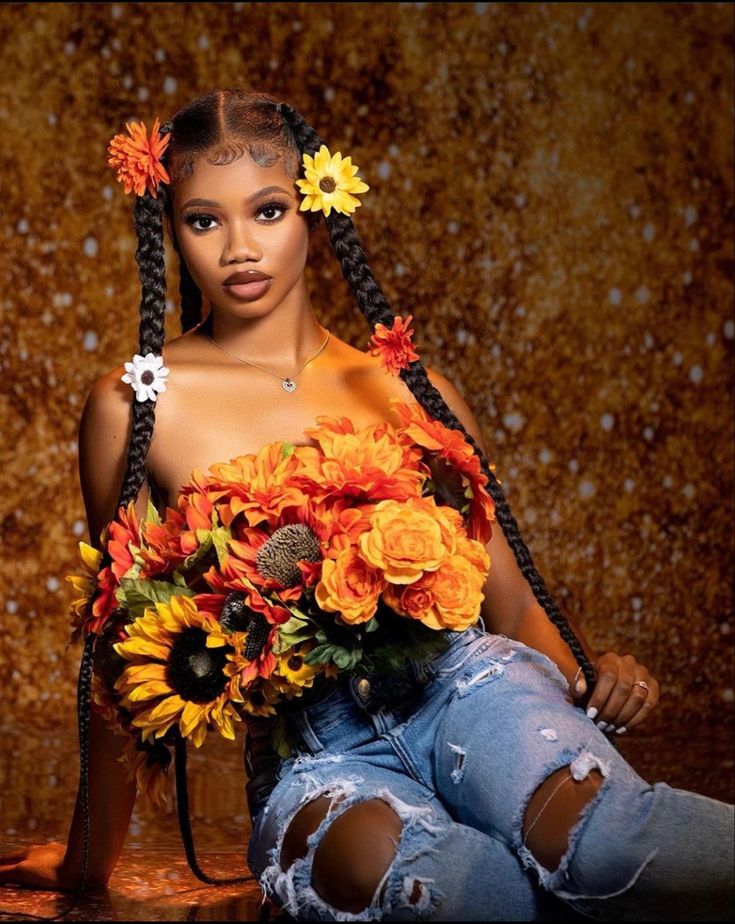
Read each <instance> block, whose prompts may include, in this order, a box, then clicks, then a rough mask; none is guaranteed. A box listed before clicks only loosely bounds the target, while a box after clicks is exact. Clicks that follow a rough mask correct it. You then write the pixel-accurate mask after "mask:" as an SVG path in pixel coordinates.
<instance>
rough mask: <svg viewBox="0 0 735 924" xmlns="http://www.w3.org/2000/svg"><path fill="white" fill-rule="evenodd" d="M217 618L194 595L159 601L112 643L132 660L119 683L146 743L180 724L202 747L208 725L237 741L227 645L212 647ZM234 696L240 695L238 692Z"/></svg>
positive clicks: (117, 684) (118, 687)
mask: <svg viewBox="0 0 735 924" xmlns="http://www.w3.org/2000/svg"><path fill="white" fill-rule="evenodd" d="M216 628H217V624H216V621H215V620H213V619H212V617H211V616H209V615H208V614H207V613H202V612H200V611H199V610H198V609H197V605H196V603H195V602H194V600H193V599H192V598H191V597H184V596H173V597H171V599H170V600H169V601H168V603H161V602H157V603H156V605H155V609H154V608H153V607H148V608H147V609H146V611H145V613H144V614H143V615H142V616H139V617H138V618H137V619H135V620H134V621H133V622H132V623H130V624H129V625H127V626H126V627H125V631H126V632H127V634H128V636H129V638H127V639H125V640H123V641H122V642H117V643H116V644H115V645H113V648H114V649H115V651H116V652H117V653H118V654H119V655H120V656H121V657H123V658H125V659H126V660H127V661H130V664H128V665H127V666H126V667H125V668H124V669H123V671H122V673H121V675H120V677H118V679H117V681H116V682H115V688H116V690H117V691H118V692H119V693H120V695H121V697H122V700H121V704H122V705H123V706H124V707H125V708H126V709H129V710H130V711H131V712H132V713H133V714H134V718H133V719H132V724H133V725H134V726H135V727H136V728H140V729H141V730H142V738H143V741H147V740H149V739H151V738H152V739H156V738H161V737H163V736H164V735H165V734H166V732H167V731H168V730H169V728H171V726H172V725H174V724H175V723H176V722H178V724H179V731H180V732H181V735H182V736H183V737H185V738H189V739H190V740H191V741H192V743H193V744H194V746H195V747H200V746H201V745H202V744H203V742H204V738H205V736H206V734H207V726H208V724H210V723H211V724H212V725H213V726H214V727H215V728H216V729H217V731H219V733H220V734H221V735H222V736H223V737H225V738H229V739H230V740H233V741H234V739H235V730H234V727H233V719H234V720H236V721H238V722H239V721H241V719H240V716H239V715H238V713H237V711H236V709H235V707H234V705H233V703H232V699H233V696H232V689H231V680H230V678H229V677H228V676H227V675H226V674H225V672H224V670H223V668H224V667H225V665H226V664H227V651H228V648H227V646H220V647H217V648H210V647H207V638H208V637H209V635H210V634H211V633H213V632H215V631H216ZM234 698H237V696H235V697H234Z"/></svg>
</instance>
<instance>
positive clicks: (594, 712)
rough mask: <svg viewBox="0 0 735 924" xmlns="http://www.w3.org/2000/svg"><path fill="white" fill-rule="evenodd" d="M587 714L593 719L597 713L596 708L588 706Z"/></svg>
mask: <svg viewBox="0 0 735 924" xmlns="http://www.w3.org/2000/svg"><path fill="white" fill-rule="evenodd" d="M587 715H588V717H589V718H590V719H594V717H595V716H596V715H597V709H595V707H594V706H590V708H589V709H588V710H587Z"/></svg>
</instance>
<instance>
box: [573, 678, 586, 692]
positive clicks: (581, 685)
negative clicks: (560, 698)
mask: <svg viewBox="0 0 735 924" xmlns="http://www.w3.org/2000/svg"><path fill="white" fill-rule="evenodd" d="M584 688H585V681H584V680H578V681H577V682H576V684H575V685H574V692H575V693H581V692H582V691H583V690H584Z"/></svg>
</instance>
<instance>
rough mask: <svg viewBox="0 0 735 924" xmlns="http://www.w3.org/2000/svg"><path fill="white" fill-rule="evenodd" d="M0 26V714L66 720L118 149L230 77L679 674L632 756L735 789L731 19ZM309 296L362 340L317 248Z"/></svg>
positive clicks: (68, 6) (150, 13)
mask: <svg viewBox="0 0 735 924" xmlns="http://www.w3.org/2000/svg"><path fill="white" fill-rule="evenodd" d="M0 34H1V36H2V41H1V42H0V45H1V46H2V49H3V52H2V55H0V75H1V79H0V139H1V142H0V143H1V145H2V147H1V153H0V157H2V162H1V164H0V183H1V184H2V211H3V218H2V224H1V225H0V239H1V240H2V247H1V248H0V266H1V273H2V276H1V278H2V301H1V302H0V305H1V309H2V330H1V332H0V361H1V363H2V373H3V387H2V390H1V391H0V413H1V414H2V432H3V439H2V447H1V449H0V451H1V452H2V455H1V456H0V460H1V462H2V467H1V469H0V471H1V475H0V477H1V478H2V487H1V491H0V498H1V501H0V527H1V529H2V548H3V555H2V560H1V561H0V581H1V582H2V587H1V588H0V613H2V633H1V634H0V658H1V659H2V688H1V692H0V695H1V696H2V700H3V704H4V712H3V723H4V724H5V726H8V725H12V724H13V723H15V724H16V725H17V724H18V723H24V722H27V723H31V724H36V723H37V724H38V725H39V727H41V728H43V727H50V726H51V725H52V724H57V723H59V724H60V725H61V726H69V725H71V726H73V723H74V722H75V709H74V703H75V697H76V677H77V670H78V662H79V651H80V649H79V648H76V649H73V650H72V651H71V652H69V653H68V654H67V655H64V654H63V648H64V643H65V641H66V638H67V632H68V626H67V616H66V606H67V602H68V596H69V589H68V587H67V585H66V584H65V583H64V581H63V576H64V575H65V574H67V573H68V572H69V571H70V570H73V569H75V568H76V567H77V543H78V541H79V539H80V538H83V539H87V538H88V537H87V532H86V522H85V519H84V509H83V504H82V499H81V494H80V489H79V482H78V476H77V457H76V434H77V426H78V421H79V415H80V412H81V409H82V405H83V402H84V398H85V396H86V394H87V391H88V389H89V387H90V385H91V384H92V382H93V381H94V380H95V379H96V378H97V377H98V376H100V375H101V374H103V373H105V372H106V371H108V370H109V369H111V368H113V367H115V366H117V365H118V364H120V363H121V362H123V361H124V360H126V359H129V358H130V357H131V355H132V353H133V352H134V351H135V349H136V345H137V323H138V321H137V310H138V281H137V271H136V267H135V263H134V258H133V252H134V247H135V241H134V237H133V234H132V230H131V211H130V209H131V197H127V198H126V197H125V196H124V194H123V192H122V188H121V187H119V186H118V184H117V183H116V182H115V180H114V175H113V172H112V170H111V169H110V168H109V167H108V166H107V164H106V157H107V154H106V145H107V143H108V141H109V139H110V138H111V137H112V135H113V134H115V133H116V132H119V131H121V130H123V127H124V122H125V121H126V120H131V119H143V120H145V121H146V122H147V123H149V124H150V122H151V121H152V119H153V118H154V117H155V116H156V115H159V116H160V117H161V119H162V120H164V119H165V118H167V117H168V116H170V115H171V114H172V113H173V111H174V110H175V109H176V108H178V106H180V105H181V104H182V103H183V102H184V101H185V100H187V99H189V98H190V97H192V96H194V95H197V94H198V93H200V92H204V91H205V90H208V89H211V88H213V87H218V86H229V85H241V86H244V87H248V88H260V89H264V90H267V91H270V92H274V93H276V94H279V95H281V96H282V97H284V98H285V99H287V100H288V101H290V102H292V103H293V104H294V105H296V106H297V107H299V108H300V109H301V110H302V111H303V113H304V114H305V115H306V117H307V118H308V119H309V120H310V121H312V122H313V124H315V126H316V127H317V129H318V130H319V132H320V133H321V134H322V135H323V136H324V137H325V139H327V141H328V142H329V143H330V145H331V146H332V147H333V149H334V148H338V149H341V150H342V151H343V152H344V153H349V154H351V155H352V156H353V159H354V161H355V163H357V164H358V165H359V166H360V168H361V176H363V177H364V178H365V180H366V181H367V182H368V183H369V184H370V186H371V190H370V193H369V194H368V195H367V196H365V197H363V206H362V207H361V208H360V209H359V211H358V213H357V215H356V223H357V226H358V230H359V232H360V234H361V236H362V238H363V240H364V242H365V245H366V247H367V250H368V252H369V255H370V258H371V262H372V265H373V267H374V268H375V271H376V274H377V275H378V277H379V279H380V280H381V283H382V285H383V286H384V288H385V290H386V293H387V295H388V297H389V299H390V300H391V302H392V304H393V306H394V308H395V309H396V310H397V311H398V312H400V313H401V314H403V315H404V316H405V315H407V314H409V313H411V314H413V315H414V318H415V330H416V337H415V339H416V343H417V346H418V348H419V350H420V351H421V354H422V356H423V359H424V361H425V362H426V364H427V365H429V366H432V367H434V368H436V369H438V370H440V371H442V372H443V373H444V374H445V375H447V376H448V377H449V378H451V379H452V380H453V381H454V382H455V383H456V384H457V386H458V387H459V388H460V390H461V391H462V392H463V393H464V395H465V396H466V398H467V401H468V402H469V404H470V406H471V407H472V408H473V410H474V412H475V413H476V415H477V418H478V420H479V421H480V424H481V425H482V428H483V431H484V433H485V436H486V438H487V442H488V445H489V447H490V450H491V461H493V462H494V463H495V464H496V466H497V468H496V472H497V474H498V476H499V477H500V479H501V481H502V482H503V486H504V488H505V490H506V492H507V496H508V498H509V501H510V504H511V509H512V510H513V512H514V514H515V516H516V518H517V519H518V522H519V525H520V527H521V531H522V534H523V535H524V537H525V539H526V541H527V542H528V544H529V546H530V548H531V551H532V553H533V555H534V559H535V561H536V564H537V565H538V567H539V570H540V571H541V574H542V575H543V576H544V578H545V580H546V583H547V585H548V586H549V588H550V590H551V592H552V594H553V595H554V597H555V598H556V599H557V601H558V603H559V605H560V607H561V608H562V610H563V611H564V612H566V613H567V614H569V615H570V616H571V617H572V618H574V619H578V620H579V621H580V622H581V623H582V625H583V627H584V631H585V632H586V635H587V637H588V638H589V640H590V642H591V643H592V645H593V647H594V648H595V649H596V650H598V651H604V650H606V649H608V648H613V649H616V650H619V651H630V652H632V653H634V654H635V655H636V657H638V659H639V660H641V661H642V662H643V663H645V664H646V665H647V666H648V667H649V668H650V669H651V671H652V672H653V673H654V674H655V675H656V676H657V677H658V678H659V679H660V681H661V683H662V687H663V695H662V701H661V706H660V708H659V710H658V711H657V712H656V713H655V715H654V716H653V717H652V718H651V719H650V720H649V722H648V723H647V724H646V725H645V726H644V727H643V728H641V729H640V730H638V731H636V732H635V733H633V734H632V735H631V736H630V738H629V739H628V740H621V741H620V746H621V749H622V750H623V752H624V753H625V754H626V755H628V756H629V757H630V759H631V760H632V761H633V763H634V765H635V766H636V767H637V768H638V769H639V770H640V771H641V772H642V773H643V774H644V775H647V776H648V777H649V778H662V777H663V778H665V779H667V780H668V781H670V782H672V783H673V784H675V785H683V786H686V787H691V788H694V789H696V790H698V791H700V792H704V793H707V794H711V795H715V796H719V797H723V798H727V799H732V795H733V794H732V752H731V745H732V718H733V676H732V637H733V631H732V629H733V622H732V616H733V606H732V603H733V584H732V576H731V568H732V563H733V449H732V446H733V275H732V273H733V238H732V233H733V225H732V220H733V150H732V131H733V110H732V107H733V97H732V90H733V59H732V37H733V5H732V4H725V3H713V4H712V3H701V4H700V3H691V4H687V3H642V4H633V3H612V4H604V3H601V4H577V3H563V4H554V3H543V4H540V3H539V4H537V3H530V4H520V5H519V4H490V3H389V4H363V3H353V4H349V3H344V4H332V3H319V4H316V3H313V4H309V3H256V4H251V3H208V4H198V3H178V4H163V3H127V4H107V3H99V4H94V3H92V4H76V3H61V4H50V3H49V4H44V3H40V4H5V5H3V6H2V8H0ZM319 235H323V229H322V230H321V231H320V232H319ZM315 244H317V242H316V241H315ZM310 279H311V282H312V286H313V294H314V304H315V306H317V307H318V313H319V318H320V320H321V322H322V323H323V324H325V325H326V326H327V327H329V328H330V329H332V330H333V331H334V332H335V333H336V334H337V335H338V336H340V337H342V338H344V339H347V340H348V341H349V342H351V343H352V344H353V345H355V346H357V347H359V348H361V349H365V348H366V345H367V336H368V333H369V332H368V330H367V328H366V326H365V323H364V321H363V320H362V317H361V315H359V313H358V311H357V309H356V308H355V307H354V306H353V305H352V303H351V298H350V295H349V292H348V289H347V287H346V285H345V283H344V282H343V280H342V278H341V275H340V273H339V270H338V267H337V265H336V263H335V260H334V258H333V257H332V256H331V252H330V250H329V247H328V245H327V242H326V238H325V237H323V236H322V237H321V239H320V241H319V242H318V244H317V246H315V247H314V261H313V264H312V268H311V271H310ZM171 292H172V293H175V292H176V286H175V285H172V287H171ZM169 307H170V314H169V318H168V336H169V337H173V336H176V335H177V333H178V332H179V331H178V328H177V319H178V313H177V310H176V306H175V304H174V303H173V302H172V303H171V304H170V306H169ZM29 753H30V752H29ZM23 759H25V758H22V757H18V760H23ZM27 759H28V760H29V761H30V760H32V759H33V760H35V759H37V757H36V758H31V757H30V756H29V757H28V758H27ZM238 759H239V757H237V758H235V760H238ZM65 766H67V767H70V768H71V769H69V770H65V771H63V772H65V773H68V774H70V775H72V774H73V773H75V772H76V770H75V769H74V766H73V762H71V763H70V762H68V761H67V763H66V765H65ZM26 769H27V770H28V772H30V770H31V769H32V768H31V767H30V766H29V767H28V768H26ZM23 772H24V771H23V766H22V765H20V766H18V765H17V763H16V768H15V771H14V773H19V774H20V775H21V777H22V774H23ZM60 772H61V771H60ZM70 780H71V777H70ZM71 782H73V780H71ZM71 782H70V785H71Z"/></svg>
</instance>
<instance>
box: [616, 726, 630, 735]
mask: <svg viewBox="0 0 735 924" xmlns="http://www.w3.org/2000/svg"><path fill="white" fill-rule="evenodd" d="M627 731H628V729H627V727H626V726H625V725H621V726H620V728H618V729H616V730H615V734H616V735H624V734H625V733H626V732H627Z"/></svg>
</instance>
